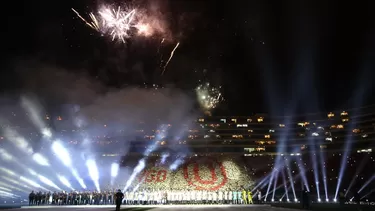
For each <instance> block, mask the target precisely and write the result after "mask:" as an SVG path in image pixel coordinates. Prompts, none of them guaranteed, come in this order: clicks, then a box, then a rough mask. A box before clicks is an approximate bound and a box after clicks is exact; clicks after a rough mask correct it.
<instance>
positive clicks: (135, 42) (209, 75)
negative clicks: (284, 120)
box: [0, 0, 375, 115]
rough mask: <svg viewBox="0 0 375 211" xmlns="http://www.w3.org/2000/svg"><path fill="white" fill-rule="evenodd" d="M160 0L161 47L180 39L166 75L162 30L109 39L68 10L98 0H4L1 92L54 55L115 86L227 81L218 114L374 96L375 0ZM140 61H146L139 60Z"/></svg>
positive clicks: (322, 106) (305, 108)
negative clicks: (166, 33)
mask: <svg viewBox="0 0 375 211" xmlns="http://www.w3.org/2000/svg"><path fill="white" fill-rule="evenodd" d="M112 2H115V4H116V5H118V4H119V2H129V1H112ZM133 2H137V5H138V6H142V5H146V3H145V2H146V1H133ZM155 2H161V3H160V5H162V6H160V8H161V9H162V11H161V13H162V14H164V15H165V16H166V17H168V19H167V20H168V24H169V30H170V32H171V34H172V37H173V40H172V41H171V42H170V44H168V45H166V46H165V47H163V48H162V51H163V52H165V54H166V55H168V53H169V52H170V50H171V49H172V48H173V46H174V44H175V43H176V42H178V41H180V42H181V45H180V47H179V49H178V50H177V51H176V54H175V57H174V58H173V60H172V61H171V63H170V65H169V67H168V69H167V71H166V73H165V75H164V76H162V77H161V76H160V69H158V59H157V58H158V57H157V55H156V51H157V49H158V44H159V43H160V39H161V38H160V37H156V38H152V39H144V38H134V39H132V38H131V39H130V40H129V41H128V43H127V44H126V45H124V44H121V43H116V42H111V41H110V39H108V38H107V37H102V36H100V35H99V34H98V33H96V32H95V31H93V30H92V29H90V28H88V27H87V26H85V25H84V24H83V23H82V22H81V21H80V20H79V19H78V18H76V16H75V14H74V13H73V12H72V11H71V8H75V9H76V10H77V11H79V12H80V13H81V14H82V15H83V16H85V17H87V14H88V13H89V12H91V11H93V10H95V8H96V7H97V5H98V3H97V1H88V0H80V1H77V0H66V1H45V0H37V1H16V2H11V3H10V2H7V4H9V6H6V7H5V8H3V10H4V11H5V12H4V14H2V15H4V17H3V18H2V20H3V24H2V25H3V27H2V28H3V33H2V36H3V38H2V40H1V42H2V49H3V51H4V52H3V55H4V56H3V62H2V63H1V75H0V83H1V85H0V87H1V90H2V93H12V94H13V93H17V92H20V91H21V90H27V86H25V84H24V83H25V80H26V81H27V80H33V79H34V78H35V77H39V76H38V71H37V70H35V72H33V71H31V70H28V71H27V73H25V72H23V71H18V70H16V69H17V68H19V66H22V65H24V64H27V65H30V64H29V63H26V61H28V62H29V61H36V62H34V63H33V64H34V65H36V67H35V68H34V69H38V65H40V64H48V65H53V66H56V67H58V68H64V69H66V70H67V71H72V72H75V73H80V72H85V73H87V74H88V75H90V77H92V78H93V80H97V81H99V82H100V83H102V84H104V85H105V86H107V87H111V88H113V89H120V88H123V87H124V86H126V85H135V84H143V83H147V84H153V83H157V84H163V85H171V84H172V85H173V86H175V87H178V88H181V89H184V90H191V89H193V88H194V87H195V86H196V85H197V83H198V81H199V80H203V81H210V82H211V83H212V84H214V85H216V86H222V91H223V94H224V97H225V99H226V100H225V102H223V103H222V104H221V106H220V107H219V108H218V109H217V110H216V113H217V114H233V115H244V114H248V115H250V114H252V113H258V112H264V113H271V114H275V115H285V114H289V112H291V111H290V110H293V112H298V113H309V112H317V111H321V112H325V111H327V110H335V109H339V108H351V107H359V106H362V105H368V104H372V103H375V99H374V97H372V89H373V88H372V86H371V84H372V82H373V81H374V79H373V78H374V74H373V72H374V70H375V66H374V65H375V59H374V58H375V51H374V50H375V15H373V14H374V13H373V10H374V8H375V7H374V6H375V5H374V3H371V2H372V1H361V2H362V4H359V3H358V2H352V1H347V2H345V1H300V0H296V1H264V0H259V1H253V0H247V1H237V0H233V1H213V0H199V1H198V0H197V1H193V0H190V1H189V0H165V1H162V0H158V1H155ZM4 27H5V28H4ZM137 64H138V65H139V64H141V68H138V69H137V68H134V67H135V66H137ZM135 69H136V70H135ZM139 69H141V70H139ZM51 71H52V70H51ZM40 86H43V84H40ZM12 94H9V95H12ZM46 100H47V101H48V100H51V101H53V99H46Z"/></svg>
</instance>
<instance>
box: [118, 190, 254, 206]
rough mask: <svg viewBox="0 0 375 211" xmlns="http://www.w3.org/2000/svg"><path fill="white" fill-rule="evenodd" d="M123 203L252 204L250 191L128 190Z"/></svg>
mask: <svg viewBox="0 0 375 211" xmlns="http://www.w3.org/2000/svg"><path fill="white" fill-rule="evenodd" d="M124 204H131V205H133V204H147V205H148V204H253V195H252V193H251V191H246V190H243V191H232V190H229V191H173V190H169V191H148V190H140V191H129V192H125V193H124Z"/></svg>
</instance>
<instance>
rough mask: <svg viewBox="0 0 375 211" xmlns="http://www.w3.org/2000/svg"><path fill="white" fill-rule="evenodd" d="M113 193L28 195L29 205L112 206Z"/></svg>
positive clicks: (73, 192) (62, 192)
mask: <svg viewBox="0 0 375 211" xmlns="http://www.w3.org/2000/svg"><path fill="white" fill-rule="evenodd" d="M114 195H115V192H114V191H103V192H97V191H81V192H79V191H71V192H65V191H61V192H53V193H51V192H34V191H32V192H31V193H30V194H29V205H30V206H39V205H87V204H90V205H102V204H114Z"/></svg>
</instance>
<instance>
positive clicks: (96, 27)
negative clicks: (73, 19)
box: [72, 8, 100, 31]
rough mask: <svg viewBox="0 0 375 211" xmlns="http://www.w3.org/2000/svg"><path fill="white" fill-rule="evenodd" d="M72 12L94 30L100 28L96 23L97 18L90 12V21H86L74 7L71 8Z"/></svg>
mask: <svg viewBox="0 0 375 211" xmlns="http://www.w3.org/2000/svg"><path fill="white" fill-rule="evenodd" d="M72 10H73V12H74V13H75V14H76V15H77V16H78V17H79V18H80V19H81V20H82V21H83V22H84V23H86V24H87V25H88V26H89V27H90V28H92V29H94V30H96V31H100V28H99V24H98V21H97V19H96V18H95V16H94V15H93V14H92V13H90V17H91V20H92V22H91V23H89V22H88V21H86V20H85V19H84V18H83V17H82V16H81V15H80V14H79V13H78V12H77V11H76V10H75V9H73V8H72Z"/></svg>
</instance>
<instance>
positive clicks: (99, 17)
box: [72, 6, 164, 43]
mask: <svg viewBox="0 0 375 211" xmlns="http://www.w3.org/2000/svg"><path fill="white" fill-rule="evenodd" d="M72 10H73V12H74V13H75V14H76V15H77V16H78V17H79V18H80V19H81V20H82V21H83V22H84V23H85V24H86V25H87V26H89V27H90V28H92V29H94V30H95V31H97V32H99V33H101V34H105V35H108V36H110V37H111V38H112V40H120V41H122V42H124V43H125V40H126V39H127V38H129V37H130V36H131V34H132V32H133V31H134V32H136V34H137V35H140V36H145V37H149V36H152V35H153V34H155V33H156V32H163V30H164V29H162V28H161V26H160V25H161V24H156V23H157V21H155V20H153V22H150V21H148V20H150V17H146V16H144V15H142V14H141V13H139V12H137V10H136V9H130V10H125V9H123V8H121V7H118V8H117V9H115V8H111V7H109V6H102V7H101V9H100V10H99V11H98V12H97V13H96V14H94V13H93V12H91V13H90V14H89V19H87V20H86V19H85V18H83V17H82V16H81V15H80V14H79V13H78V12H77V11H76V10H75V9H73V8H72Z"/></svg>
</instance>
